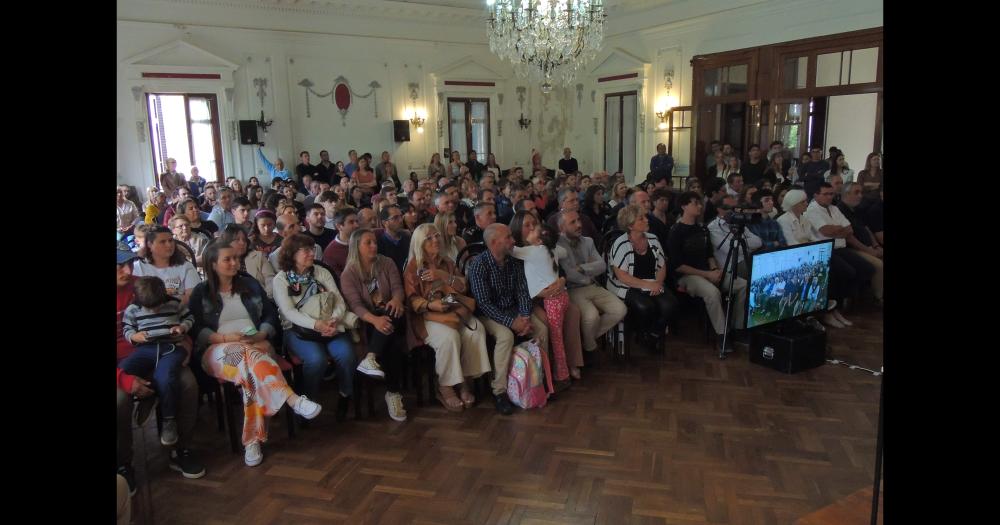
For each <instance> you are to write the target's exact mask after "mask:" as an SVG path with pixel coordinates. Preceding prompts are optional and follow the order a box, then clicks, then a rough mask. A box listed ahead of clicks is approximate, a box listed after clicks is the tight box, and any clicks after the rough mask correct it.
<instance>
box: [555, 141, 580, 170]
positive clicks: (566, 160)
mask: <svg viewBox="0 0 1000 525" xmlns="http://www.w3.org/2000/svg"><path fill="white" fill-rule="evenodd" d="M559 169H561V170H562V171H563V173H565V174H567V175H569V174H570V173H576V172H577V171H579V170H580V165H579V163H578V162H577V161H576V159H574V158H573V151H572V150H570V149H569V147H568V146H567V147H565V148H563V158H561V159H559Z"/></svg>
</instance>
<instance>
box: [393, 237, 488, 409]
mask: <svg viewBox="0 0 1000 525" xmlns="http://www.w3.org/2000/svg"><path fill="white" fill-rule="evenodd" d="M403 283H404V285H405V290H406V304H407V306H408V308H407V316H408V323H407V324H408V326H409V333H408V334H407V339H408V342H409V347H410V348H411V349H412V348H415V347H417V346H420V345H423V344H426V345H428V346H430V347H431V348H433V349H434V354H435V368H436V371H437V375H438V385H439V386H438V394H437V398H438V400H440V401H441V404H442V405H444V407H445V408H446V409H448V410H450V411H452V412H461V411H462V409H463V408H470V407H471V406H472V405H473V404H474V403H475V401H476V398H475V397H474V396H473V395H472V388H471V386H470V383H471V381H472V380H474V379H475V378H477V377H479V376H481V375H483V374H484V373H486V372H489V371H490V359H489V356H488V355H487V354H486V328H485V327H484V326H483V324H482V323H480V322H479V321H478V320H477V319H476V318H475V317H473V316H472V315H471V313H472V312H471V309H469V308H468V307H467V305H469V304H470V303H469V299H470V295H471V294H469V292H468V285H467V283H466V280H465V276H464V275H462V274H461V273H459V271H458V268H457V267H456V265H455V262H454V261H452V260H450V259H449V258H447V257H442V256H441V232H440V231H438V229H437V228H436V227H435V226H434V225H433V224H421V225H420V226H419V227H417V229H416V230H415V231H414V232H413V237H412V238H411V240H410V256H409V261H408V262H407V264H406V268H404V270H403ZM448 296H451V297H454V298H455V299H456V302H457V303H458V304H456V305H450V304H448V302H447V301H446V300H445V297H448ZM463 301H464V302H465V305H463V304H462V303H463ZM471 304H473V305H474V303H471ZM472 309H474V307H473V308H472ZM456 385H457V386H459V395H460V396H461V397H458V396H456V395H455V386H456Z"/></svg>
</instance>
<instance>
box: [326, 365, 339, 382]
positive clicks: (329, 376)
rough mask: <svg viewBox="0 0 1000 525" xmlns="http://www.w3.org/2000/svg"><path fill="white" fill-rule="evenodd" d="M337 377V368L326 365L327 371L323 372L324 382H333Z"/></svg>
mask: <svg viewBox="0 0 1000 525" xmlns="http://www.w3.org/2000/svg"><path fill="white" fill-rule="evenodd" d="M336 377H337V367H336V365H334V364H333V363H330V364H328V365H326V371H325V372H323V381H333V380H334V378H336Z"/></svg>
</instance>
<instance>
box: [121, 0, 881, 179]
mask: <svg viewBox="0 0 1000 525" xmlns="http://www.w3.org/2000/svg"><path fill="white" fill-rule="evenodd" d="M252 4H253V2H247V6H246V7H238V6H236V4H233V3H231V2H225V3H223V2H218V3H213V1H211V0H206V1H205V2H203V3H200V4H191V3H187V2H178V1H174V0H119V3H118V7H119V9H118V23H117V37H118V38H117V41H118V49H117V51H118V52H117V59H118V64H119V67H118V79H117V86H118V88H117V100H118V103H117V106H118V111H117V120H118V138H117V140H118V158H117V167H118V181H119V182H125V183H130V184H135V185H138V186H144V185H149V184H151V183H152V182H153V174H152V168H151V167H150V166H151V165H150V164H149V159H148V157H149V155H148V154H146V153H144V152H145V151H146V150H148V149H149V145H148V138H143V136H142V133H143V132H144V129H145V128H143V126H144V124H145V120H146V117H145V114H144V111H143V108H142V106H141V104H138V103H137V102H136V100H135V98H134V93H133V88H134V87H138V88H140V89H144V90H149V89H150V87H151V86H153V85H157V84H156V83H154V82H150V81H148V80H143V79H141V78H137V77H136V74H135V73H136V71H137V69H136V68H134V67H131V68H130V66H129V64H128V60H129V59H130V58H132V57H135V56H137V55H140V54H142V53H144V52H146V51H149V50H151V49H155V48H157V47H158V46H163V45H165V44H169V43H171V42H175V41H177V40H183V41H184V42H187V43H190V44H192V45H194V46H197V48H200V49H202V50H204V51H206V52H208V53H210V54H211V55H214V56H215V57H219V59H221V60H223V61H225V62H228V63H232V64H233V66H234V68H235V69H234V70H233V71H232V73H231V75H230V76H229V84H226V82H225V79H226V75H223V78H224V79H223V81H220V82H216V83H214V84H213V83H212V82H205V81H194V82H189V83H187V84H183V83H173V84H170V83H167V84H170V85H176V86H181V85H183V86H184V89H191V88H198V87H199V86H200V88H201V89H210V92H217V93H219V94H220V97H219V102H220V105H222V106H225V107H223V108H220V112H221V113H222V115H223V117H224V121H223V122H222V128H223V141H224V150H225V151H224V161H225V164H226V173H227V175H236V176H239V177H241V178H243V179H246V178H248V177H250V176H251V175H258V176H260V175H261V174H262V173H263V172H262V168H261V167H260V166H259V164H258V162H257V160H256V159H255V158H254V156H253V154H252V152H253V149H252V148H251V147H249V146H241V145H239V143H238V136H237V134H236V129H235V122H236V121H237V120H241V119H256V118H258V117H259V115H260V111H261V109H263V110H264V112H265V114H266V115H267V118H269V119H271V118H273V119H274V126H273V127H272V128H271V129H270V130H269V133H268V135H267V136H266V137H265V138H264V139H262V140H264V141H265V142H266V143H267V146H266V147H265V148H264V151H265V153H266V154H267V155H268V156H269V157H270V158H272V159H273V158H275V157H277V156H281V157H282V158H283V159H284V160H285V162H286V164H287V165H289V166H294V164H295V163H296V162H297V158H296V157H297V153H298V151H300V150H303V149H305V150H309V151H310V152H312V154H313V159H314V162H315V161H318V151H319V150H320V149H328V150H329V151H330V153H331V158H332V159H334V160H340V159H344V158H345V157H346V152H347V150H348V149H351V148H354V149H357V150H359V151H360V152H365V151H369V152H371V153H372V154H373V155H375V156H376V157H377V156H378V154H379V153H380V152H381V151H382V150H388V151H390V152H391V153H392V155H393V158H394V160H395V161H396V162H397V165H398V166H399V167H400V171H404V170H405V171H406V172H408V171H410V170H414V171H417V170H420V169H423V168H424V166H425V165H426V163H427V161H428V160H429V158H430V155H431V153H432V152H434V151H441V149H443V148H444V147H447V130H446V129H445V130H444V132H443V133H442V136H441V137H438V126H437V122H438V120H441V121H444V120H446V119H447V116H446V113H445V114H443V115H442V114H441V109H444V104H443V99H444V98H446V97H448V96H479V97H489V98H490V99H491V117H492V121H493V122H492V123H491V132H492V137H491V142H492V149H493V151H494V152H495V153H496V155H497V158H498V160H499V162H500V164H501V166H503V167H504V168H506V167H509V166H512V165H515V164H520V165H524V164H528V163H529V161H530V159H529V154H530V150H531V149H532V148H536V149H539V150H541V151H542V152H543V160H544V163H545V164H546V165H547V166H549V167H551V168H555V167H556V164H557V162H558V159H559V158H560V157H561V151H562V148H563V146H567V145H568V146H570V147H572V148H573V152H574V156H575V157H576V158H577V159H578V160H579V161H580V167H581V170H583V171H593V170H594V169H595V168H596V167H597V166H599V165H600V164H601V162H602V160H603V158H602V155H603V152H602V148H603V142H602V141H603V131H602V130H603V124H604V123H603V96H604V94H606V93H612V92H616V91H628V90H633V89H634V90H636V91H638V92H639V99H640V101H641V103H640V108H639V117H640V123H639V126H638V127H639V129H638V130H637V142H638V147H637V152H636V165H637V172H638V173H636V174H626V175H627V176H628V177H629V178H630V179H631V178H634V177H638V178H642V177H644V176H645V168H646V167H647V166H648V162H649V157H650V156H652V155H653V154H654V153H655V145H656V144H657V143H658V142H661V141H662V142H666V134H665V133H664V132H661V131H658V130H657V127H656V124H657V122H656V118H655V116H654V113H655V112H656V111H657V110H659V109H663V108H664V106H666V105H667V104H668V103H667V101H666V90H665V88H664V81H663V80H664V71H665V70H667V69H673V71H674V77H673V89H672V90H671V92H670V94H671V97H672V100H673V101H672V105H687V104H689V103H690V101H691V94H690V86H691V78H690V76H691V65H690V60H691V57H692V56H694V55H697V54H704V53H713V52H719V51H726V50H731V49H739V48H745V47H752V46H757V45H764V44H771V43H777V42H783V41H788V40H795V39H799V38H807V37H812V36H819V35H824V34H831V33H839V32H845V31H852V30H857V29H864V28H870V27H877V26H881V25H882V6H881V3H880V2H872V1H870V0H838V1H836V2H826V1H821V0H738V1H723V0H704V1H693V0H687V1H683V0H682V1H677V2H670V3H668V4H665V5H662V6H658V7H655V8H652V9H649V8H644V9H646V10H645V11H641V12H639V11H636V12H626V13H623V14H620V16H619V15H616V14H615V12H611V13H609V17H610V18H609V23H608V36H607V37H606V39H605V45H604V49H603V51H602V52H601V54H599V55H598V57H597V58H596V59H595V60H594V61H593V62H592V63H590V64H588V65H586V66H585V71H584V72H583V74H581V75H580V76H579V78H578V79H577V80H576V81H575V82H574V84H573V85H571V86H569V87H568V88H557V89H556V90H554V91H553V92H552V93H550V94H548V95H544V94H542V93H541V92H540V91H539V90H538V89H537V86H535V85H533V84H531V83H529V82H527V81H526V80H522V79H516V78H514V77H513V75H512V72H511V70H510V68H508V67H507V66H506V65H505V64H503V63H501V62H499V61H498V60H497V59H496V57H495V56H494V55H492V53H490V51H489V47H488V45H487V43H486V38H485V27H486V24H485V20H479V19H478V18H477V16H478V15H476V13H474V12H473V13H472V14H470V11H469V10H462V9H443V8H436V7H433V6H432V7H427V6H417V5H416V4H407V5H406V9H411V10H413V11H412V13H411V12H409V11H405V10H401V9H390V10H382V11H378V9H375V8H378V7H381V6H383V4H384V5H391V6H398V5H401V4H398V3H394V2H385V1H379V0H372V2H371V3H370V5H371V6H374V7H372V8H371V9H369V10H367V11H365V10H364V9H362V8H360V7H359V8H357V9H355V10H354V11H347V10H341V11H339V12H334V11H332V10H327V9H324V8H321V6H320V7H317V6H314V5H310V6H304V7H301V6H295V5H286V4H274V3H268V2H262V3H261V4H260V5H252ZM639 4H641V2H639ZM363 5H364V6H369V4H363ZM418 9H419V10H420V11H419V12H418V11H417V10H418ZM375 12H379V13H381V14H379V15H377V16H378V18H372V16H376V15H373V13H375ZM473 15H476V16H473ZM421 16H424V17H425V18H421ZM428 16H429V18H427V17H428ZM449 17H452V18H449ZM428 20H430V21H428ZM439 20H440V21H439ZM662 22H666V23H662ZM364 35H378V36H364ZM156 60H159V62H157V64H158V65H161V66H163V67H168V66H189V65H191V64H190V63H178V62H183V61H184V60H188V62H190V57H188V58H184V57H178V56H173V57H171V56H163V57H160V58H158V59H156ZM156 60H151V61H153V62H156ZM171 60H173V61H171ZM201 65H203V66H204V65H206V64H201ZM163 67H161V69H163ZM140 69H141V68H140ZM149 69H151V68H149ZM223 69H224V68H223ZM147 70H148V69H147ZM181 70H185V69H184V68H183V67H182V68H181ZM633 72H634V73H637V74H638V76H637V77H636V78H633V79H625V80H616V81H612V82H604V83H599V82H597V78H599V77H602V76H610V75H617V74H623V73H633ZM338 75H342V76H344V77H346V78H347V79H348V80H349V82H350V84H351V86H352V88H353V90H354V91H355V92H356V93H361V94H364V93H367V92H368V91H369V89H370V88H368V84H369V83H370V82H371V81H372V80H376V81H378V82H379V83H380V84H381V86H382V87H381V88H379V89H378V90H377V92H376V94H375V95H374V96H375V97H376V98H377V104H378V116H377V117H376V116H375V112H374V107H373V104H372V99H371V98H368V99H361V98H358V97H355V98H354V99H353V102H352V106H351V108H350V110H349V113H348V115H347V117H346V123H347V126H346V127H345V126H344V125H343V122H342V120H341V116H340V114H339V113H338V112H337V111H336V108H335V107H334V106H333V104H332V102H331V98H330V97H327V98H323V99H320V98H317V97H315V96H312V95H310V97H309V105H310V112H311V117H308V118H307V117H306V115H305V98H306V97H305V90H304V88H302V87H301V86H299V85H298V83H299V82H300V81H301V80H302V79H303V78H309V79H310V80H311V81H312V82H313V83H314V84H315V86H314V87H313V89H314V90H316V91H318V92H320V93H325V92H327V91H329V90H330V89H331V88H332V80H333V79H334V78H335V77H337V76H338ZM254 78H266V79H267V80H268V88H267V95H266V97H265V98H264V104H263V106H262V105H261V102H260V99H259V98H258V97H257V96H256V89H255V88H254V85H253V79H254ZM444 80H483V81H493V82H495V83H496V86H495V87H466V86H444V84H443V81H444ZM410 83H417V84H418V85H419V93H418V99H417V102H416V107H417V109H418V111H420V112H421V113H422V114H425V115H426V118H427V125H426V132H425V133H424V134H417V133H416V132H415V130H411V139H412V140H411V142H408V143H394V142H392V128H391V121H392V120H393V119H404V118H405V119H408V118H409V117H410V116H411V115H412V108H413V105H414V104H413V101H412V100H411V99H410V89H409V87H408V85H409V84H410ZM577 84H580V85H581V86H580V87H579V88H578V86H577ZM159 85H160V87H162V85H163V83H160V84H159ZM227 87H228V88H229V90H228V91H227V90H226V88H227ZM518 87H525V88H526V89H525V91H524V101H523V103H522V102H520V101H519V100H518V91H517V88H518ZM178 89H182V88H178ZM202 92H204V91H202ZM522 112H523V113H524V115H525V117H526V118H529V119H531V121H532V122H531V125H530V127H529V128H528V129H527V130H521V129H520V128H519V127H518V125H517V120H518V118H519V117H520V115H521V113H522ZM595 128H596V131H595ZM140 130H143V131H142V132H141V131H140ZM689 135H690V132H685V133H680V134H678V135H675V143H674V156H675V158H676V161H677V173H678V174H683V173H685V172H686V171H687V170H688V164H689V160H688V151H689V144H690V143H689V142H688V136H689Z"/></svg>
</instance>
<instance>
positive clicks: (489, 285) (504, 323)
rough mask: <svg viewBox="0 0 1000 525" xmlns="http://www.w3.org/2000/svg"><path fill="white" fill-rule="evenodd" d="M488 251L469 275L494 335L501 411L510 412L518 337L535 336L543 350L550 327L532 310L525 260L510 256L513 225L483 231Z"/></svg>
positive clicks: (481, 314)
mask: <svg viewBox="0 0 1000 525" xmlns="http://www.w3.org/2000/svg"><path fill="white" fill-rule="evenodd" d="M483 240H484V241H485V242H486V248H487V250H486V251H485V252H483V253H481V254H479V255H477V256H476V257H474V258H473V259H472V260H471V261H470V262H469V268H468V271H467V273H468V276H469V285H470V286H471V288H472V295H473V296H474V297H475V299H476V316H477V317H478V318H479V321H480V322H482V323H483V325H485V327H486V331H487V332H489V333H490V334H491V335H492V336H493V337H494V338H496V346H495V347H494V351H493V363H494V365H495V366H494V373H495V376H494V379H493V382H492V386H493V396H494V402H495V404H496V409H497V412H500V413H501V414H504V415H509V414H511V413H512V412H513V411H514V407H513V406H512V405H511V403H510V398H508V397H507V368H508V366H509V365H510V355H511V351H512V350H513V348H514V338H515V336H516V337H532V336H533V337H534V338H535V339H537V340H538V346H539V348H540V349H541V351H542V352H547V351H548V345H547V343H548V328H546V326H545V323H544V322H543V321H542V320H541V319H539V318H538V317H537V316H535V315H532V313H531V309H532V306H531V297H530V296H529V295H528V283H527V281H526V280H525V277H524V263H523V262H521V260H519V259H515V258H513V257H511V256H510V254H511V251H512V250H513V248H514V238H513V237H512V236H511V234H510V228H508V227H507V226H505V225H503V224H491V225H490V226H488V227H487V228H486V230H485V231H484V232H483Z"/></svg>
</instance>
